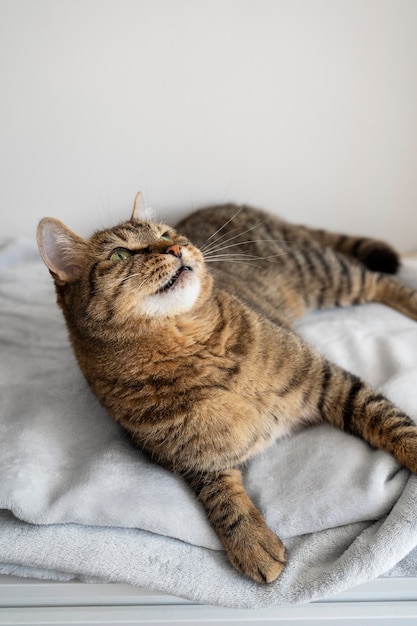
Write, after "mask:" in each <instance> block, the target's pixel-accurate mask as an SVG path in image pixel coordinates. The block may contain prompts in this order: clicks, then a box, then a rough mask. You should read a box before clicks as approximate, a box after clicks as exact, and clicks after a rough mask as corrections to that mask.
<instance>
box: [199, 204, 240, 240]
mask: <svg viewBox="0 0 417 626" xmlns="http://www.w3.org/2000/svg"><path fill="white" fill-rule="evenodd" d="M242 209H243V207H239V209H238V210H237V211H236V213H234V214H233V215H232V217H231V218H230V219H228V220H227V222H225V223H224V224H223V225H222V226H220V228H218V229H217V230H216V231H215V232H214V233H213V234H212V235H210V237H209V238H208V239H206V241H205V242H204V244H203V247H204V246H206V245H207V244H208V242H209V241H210V240H211V239H213V237H215V236H216V235H217V233H219V232H221V231H222V230H223V228H226V226H227V225H228V224H230V222H231V221H233V220H234V219H235V217H237V216H238V215H239V213H240V212H241V211H242Z"/></svg>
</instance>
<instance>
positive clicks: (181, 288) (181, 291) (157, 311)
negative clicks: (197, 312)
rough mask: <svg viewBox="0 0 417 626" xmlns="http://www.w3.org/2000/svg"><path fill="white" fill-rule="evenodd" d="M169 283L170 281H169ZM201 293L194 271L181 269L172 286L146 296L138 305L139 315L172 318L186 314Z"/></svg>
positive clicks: (199, 283) (197, 277)
mask: <svg viewBox="0 0 417 626" xmlns="http://www.w3.org/2000/svg"><path fill="white" fill-rule="evenodd" d="M169 282H171V281H169ZM200 293H201V281H200V278H199V276H198V275H197V273H196V272H195V271H192V270H191V269H189V268H186V269H183V271H181V273H180V274H179V275H178V276H175V280H174V281H173V283H172V285H170V284H168V285H166V286H165V287H164V288H163V289H160V290H159V291H158V292H157V293H155V294H153V295H151V296H147V297H146V298H145V299H144V300H142V301H141V302H140V304H139V311H140V313H141V315H145V316H146V317H151V318H164V317H165V318H167V317H173V316H175V315H178V314H180V313H187V312H188V311H190V310H191V309H192V308H193V307H194V305H195V304H196V302H197V300H198V298H199V296H200Z"/></svg>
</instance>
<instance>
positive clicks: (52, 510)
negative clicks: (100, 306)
mask: <svg viewBox="0 0 417 626" xmlns="http://www.w3.org/2000/svg"><path fill="white" fill-rule="evenodd" d="M402 276H403V278H404V279H405V280H407V281H408V282H411V283H413V282H414V284H416V285H417V262H416V261H412V260H408V261H405V262H404V268H403V271H402ZM299 331H300V333H301V334H302V335H303V336H304V337H305V338H306V339H307V340H308V341H309V342H310V343H312V344H314V345H315V346H316V347H317V348H318V349H319V350H320V351H321V352H323V353H324V354H326V356H328V357H329V358H330V359H332V360H333V361H335V362H337V363H339V364H340V365H343V366H344V367H347V368H348V369H350V370H351V371H353V372H355V373H356V374H358V375H361V376H363V377H364V378H366V379H367V380H368V381H369V382H371V383H372V384H373V385H374V386H375V387H376V388H378V389H379V390H380V391H381V392H383V393H385V394H386V395H387V396H388V397H390V398H391V399H392V400H393V401H394V402H396V403H397V404H398V405H399V406H401V407H402V408H403V409H404V410H405V411H407V412H408V413H409V414H410V415H411V416H412V417H414V418H416V417H417V400H416V398H415V392H414V389H415V387H414V385H415V384H416V381H417V323H415V322H413V321H411V320H409V319H407V318H405V317H404V316H402V315H400V314H399V313H396V312H394V311H391V310H389V309H387V308H385V307H383V306H379V305H367V306H362V307H352V308H347V309H343V310H342V309H339V310H337V311H326V312H321V313H315V314H312V315H309V316H308V317H306V318H305V319H303V320H302V321H301V322H300V323H299ZM0 351H1V367H0V394H1V395H0V479H1V480H0V509H1V511H0V573H3V574H17V575H20V576H35V577H39V578H52V579H59V580H70V579H72V578H78V579H81V580H85V581H101V582H103V581H119V582H127V583H130V584H132V585H138V586H141V587H143V588H147V589H153V590H156V591H162V592H165V593H170V594H174V595H177V596H182V597H185V598H188V599H191V600H194V601H197V602H202V603H209V604H217V605H224V606H235V607H245V606H250V607H255V606H267V605H274V604H276V605H279V604H288V603H299V602H306V601H311V600H315V599H318V598H321V597H323V596H328V595H329V594H332V593H336V592H338V591H341V590H343V589H346V588H348V587H350V586H352V585H355V584H359V583H362V582H366V581H367V580H370V579H372V578H375V577H376V576H380V575H384V574H388V575H393V574H395V575H417V548H416V546H417V515H416V503H417V478H416V477H414V476H410V474H409V472H408V471H407V470H405V469H404V468H402V467H401V466H400V465H399V464H398V463H397V462H396V461H395V460H394V459H393V458H391V456H390V455H388V454H386V453H384V452H381V451H377V450H372V449H371V448H369V446H367V445H366V444H365V443H363V442H362V441H360V440H358V439H355V438H353V437H350V436H348V435H346V434H344V433H342V432H339V431H337V430H335V429H332V428H331V427H328V426H319V427H315V428H311V429H309V430H306V431H304V432H301V433H299V434H297V435H295V436H293V437H291V438H289V439H286V440H283V441H279V442H277V443H276V444H275V445H274V446H273V447H271V448H270V449H269V450H268V451H267V452H266V453H264V454H263V455H261V456H259V457H258V458H256V459H254V460H253V461H251V462H250V463H249V464H248V466H247V468H246V470H245V482H246V486H247V489H248V492H249V494H250V495H251V497H252V499H253V500H254V502H255V503H256V504H257V506H258V507H259V508H260V509H261V510H262V512H263V514H264V516H265V518H266V520H267V522H268V524H269V525H270V527H271V528H272V529H273V530H275V531H276V532H277V533H278V534H279V535H280V537H281V538H282V539H283V540H284V542H285V544H286V546H287V548H288V558H289V561H288V566H287V568H286V569H285V571H284V573H283V574H282V576H281V577H280V578H279V579H278V580H277V581H276V582H275V583H273V584H271V585H268V586H266V587H265V586H261V585H258V584H256V583H254V582H252V581H250V580H247V579H245V578H243V577H242V576H241V575H239V574H238V573H237V572H235V571H234V570H233V569H232V568H231V566H230V565H229V564H228V562H227V559H226V557H225V554H224V552H223V550H222V548H221V546H220V544H219V541H218V539H217V537H216V536H215V534H214V533H213V531H212V530H211V528H210V526H209V524H208V522H207V521H206V518H205V514H204V511H203V510H202V508H201V507H200V505H199V504H198V503H197V501H196V500H195V498H194V496H193V495H192V494H191V492H190V491H189V490H188V489H187V488H186V487H185V485H184V484H183V483H182V481H181V480H180V479H178V478H176V477H174V476H173V475H171V474H169V473H168V472H166V471H165V470H163V469H162V468H160V467H158V466H156V465H154V464H152V463H150V462H149V461H148V460H146V459H145V458H144V457H143V456H142V455H141V454H140V453H139V452H138V451H137V450H136V449H135V448H134V447H133V446H132V444H131V443H130V441H129V439H128V438H127V437H126V436H125V435H124V433H123V432H121V430H120V429H119V427H118V426H117V425H116V424H114V423H113V421H112V420H111V419H110V418H109V417H108V415H107V414H106V412H105V411H104V410H103V408H102V407H101V406H100V405H99V404H98V402H97V401H96V400H95V398H94V397H93V395H92V394H91V392H90V390H89V389H88V387H87V385H86V383H85V381H84V379H83V377H82V375H81V373H80V371H79V370H78V367H77V365H76V363H75V360H74V357H73V355H72V352H71V349H70V346H69V343H68V339H67V333H66V329H65V327H64V322H63V319H62V316H61V313H60V311H59V310H58V308H57V306H56V304H55V295H54V290H53V284H52V280H51V279H50V277H49V275H48V272H47V270H46V268H45V267H44V265H43V264H42V263H41V261H40V260H39V256H38V253H37V249H36V246H35V243H34V242H33V241H31V240H8V241H4V240H3V241H1V240H0Z"/></svg>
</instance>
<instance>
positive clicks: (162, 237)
mask: <svg viewBox="0 0 417 626" xmlns="http://www.w3.org/2000/svg"><path fill="white" fill-rule="evenodd" d="M160 239H161V240H162V241H171V237H170V236H169V233H164V234H163V235H161V236H160Z"/></svg>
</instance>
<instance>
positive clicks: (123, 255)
mask: <svg viewBox="0 0 417 626" xmlns="http://www.w3.org/2000/svg"><path fill="white" fill-rule="evenodd" d="M131 256H132V253H131V251H130V250H127V248H117V250H115V251H114V252H112V255H111V257H110V261H123V260H124V259H128V258H129V257H131Z"/></svg>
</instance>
